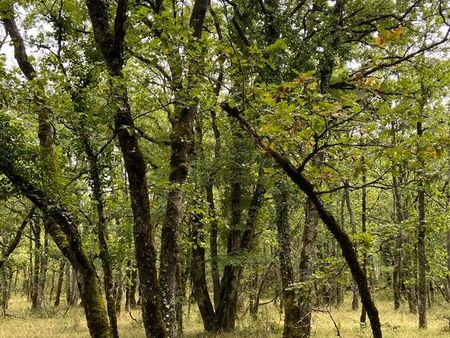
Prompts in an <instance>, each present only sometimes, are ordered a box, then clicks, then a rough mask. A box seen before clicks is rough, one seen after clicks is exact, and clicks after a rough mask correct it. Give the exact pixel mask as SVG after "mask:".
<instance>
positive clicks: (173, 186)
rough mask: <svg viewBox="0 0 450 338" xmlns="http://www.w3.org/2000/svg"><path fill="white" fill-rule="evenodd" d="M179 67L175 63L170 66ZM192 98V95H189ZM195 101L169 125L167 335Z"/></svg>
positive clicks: (197, 15)
mask: <svg viewBox="0 0 450 338" xmlns="http://www.w3.org/2000/svg"><path fill="white" fill-rule="evenodd" d="M208 4H209V0H196V1H195V2H194V4H193V7H192V13H191V18H190V28H191V29H192V31H193V32H192V36H193V38H194V39H200V38H201V37H202V31H203V22H204V20H205V15H206V10H207V7H208ZM171 68H172V69H177V70H179V69H180V67H179V65H177V66H173V67H171ZM173 76H174V78H176V79H179V78H181V74H179V72H178V71H177V72H175V74H173ZM187 81H188V84H187V88H185V89H186V90H187V92H188V95H189V90H191V89H192V88H193V86H194V85H195V83H194V78H193V76H192V72H191V69H189V70H188V74H187ZM175 95H176V96H181V97H179V100H177V101H181V102H186V101H188V100H187V99H189V98H187V97H184V96H185V95H186V94H183V93H176V94H175ZM190 99H192V98H190ZM196 101H197V100H194V104H191V105H184V106H179V105H176V106H175V119H174V121H173V125H172V132H171V137H170V146H171V155H170V175H169V184H170V191H169V194H168V196H167V206H166V216H165V220H164V224H163V227H162V230H161V255H160V261H161V264H160V269H159V270H160V277H159V283H160V288H161V301H162V314H163V318H164V320H165V324H166V328H167V331H168V334H169V336H170V337H175V336H176V334H177V329H176V323H177V321H176V297H177V293H178V285H177V276H176V269H174V268H173V266H174V265H177V264H179V261H180V258H179V255H180V239H179V232H180V224H181V220H182V218H183V213H184V212H183V185H184V183H185V181H186V178H187V175H188V171H189V161H188V159H189V156H190V154H191V153H192V151H193V148H194V144H193V123H194V119H195V116H196V115H197V106H196V104H197V102H196Z"/></svg>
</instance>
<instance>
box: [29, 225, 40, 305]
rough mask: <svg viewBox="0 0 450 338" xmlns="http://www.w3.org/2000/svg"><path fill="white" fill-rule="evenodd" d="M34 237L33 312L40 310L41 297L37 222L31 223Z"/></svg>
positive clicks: (38, 228) (38, 229)
mask: <svg viewBox="0 0 450 338" xmlns="http://www.w3.org/2000/svg"><path fill="white" fill-rule="evenodd" d="M33 225H34V226H33V235H34V264H33V266H34V269H33V284H32V291H31V308H32V309H33V310H42V297H41V296H42V295H41V292H40V289H39V280H40V273H41V258H42V252H41V223H40V221H39V220H37V221H36V222H33Z"/></svg>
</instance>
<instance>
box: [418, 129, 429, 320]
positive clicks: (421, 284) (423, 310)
mask: <svg viewBox="0 0 450 338" xmlns="http://www.w3.org/2000/svg"><path fill="white" fill-rule="evenodd" d="M417 135H418V136H419V137H422V135H423V127H422V122H417ZM420 174H422V172H421V173H420ZM417 194H418V196H417V209H418V212H419V222H418V224H417V262H418V268H419V280H418V294H419V304H418V305H419V306H418V309H419V328H420V329H426V328H427V280H426V264H427V258H426V251H425V232H426V223H425V188H424V183H423V177H420V178H419V185H418V193H417Z"/></svg>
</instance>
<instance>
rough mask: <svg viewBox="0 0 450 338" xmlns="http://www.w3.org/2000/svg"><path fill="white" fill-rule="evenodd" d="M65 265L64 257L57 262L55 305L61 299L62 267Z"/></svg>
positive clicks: (57, 304)
mask: <svg viewBox="0 0 450 338" xmlns="http://www.w3.org/2000/svg"><path fill="white" fill-rule="evenodd" d="M65 266H66V261H65V260H64V259H62V260H61V263H60V264H59V275H58V283H57V284H56V292H55V306H59V302H60V300H61V292H62V286H63V280H64V267H65Z"/></svg>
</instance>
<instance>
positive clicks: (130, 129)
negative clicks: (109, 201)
mask: <svg viewBox="0 0 450 338" xmlns="http://www.w3.org/2000/svg"><path fill="white" fill-rule="evenodd" d="M86 4H87V7H88V12H89V17H90V19H91V22H92V26H93V30H94V37H95V41H96V45H97V49H98V50H99V51H100V52H101V54H102V55H103V58H104V60H105V62H106V66H107V68H108V71H109V73H110V75H111V77H112V79H113V81H111V86H112V88H111V92H112V95H113V97H114V104H115V105H116V107H117V109H116V115H115V126H116V131H117V135H118V139H119V145H120V149H121V152H122V156H123V159H124V162H125V169H126V173H127V176H128V185H129V192H130V199H131V209H132V211H133V219H134V226H133V235H134V243H135V250H136V262H137V267H138V270H139V279H140V295H141V304H142V317H143V321H144V327H145V332H146V336H147V337H149V338H150V337H156V338H165V337H167V333H166V329H165V325H164V321H163V318H162V314H161V305H160V302H161V299H160V296H159V293H160V289H159V283H158V279H157V270H156V251H155V245H154V243H153V224H152V223H151V221H150V203H149V194H148V187H147V178H146V169H147V166H146V163H145V159H144V156H143V153H142V151H141V148H140V146H139V144H138V140H137V136H136V134H135V128H134V121H133V118H132V115H131V108H130V105H129V102H128V94H127V88H126V84H125V79H124V77H123V74H122V69H123V66H124V58H123V53H124V37H125V23H126V20H127V7H128V1H127V0H119V1H118V5H117V9H116V15H115V18H114V27H113V29H111V27H110V24H109V15H108V8H107V5H106V4H105V3H104V2H103V1H102V0H86Z"/></svg>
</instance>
